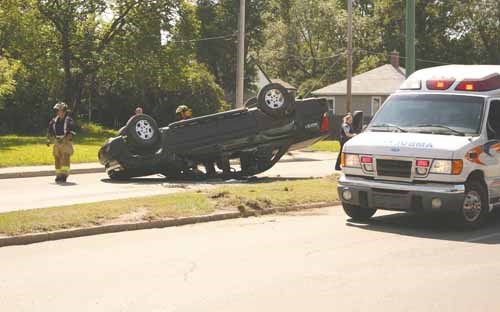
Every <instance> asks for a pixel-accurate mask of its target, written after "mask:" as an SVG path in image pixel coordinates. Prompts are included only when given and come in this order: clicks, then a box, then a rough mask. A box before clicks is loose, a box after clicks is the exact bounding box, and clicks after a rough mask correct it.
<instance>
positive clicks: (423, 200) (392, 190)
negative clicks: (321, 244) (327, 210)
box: [337, 175, 465, 212]
mask: <svg viewBox="0 0 500 312" xmlns="http://www.w3.org/2000/svg"><path fill="white" fill-rule="evenodd" d="M337 189H338V194H339V198H340V199H341V201H342V203H343V204H349V205H355V206H360V207H362V208H371V209H383V210H394V211H411V212H426V211H436V212H437V211H441V212H445V211H450V212H451V211H458V210H459V209H460V207H461V206H462V203H463V200H464V197H465V185H463V184H445V183H426V184H412V183H404V182H392V181H376V180H368V179H364V178H361V177H346V176H345V175H342V177H341V178H340V180H339V183H338V187H337Z"/></svg>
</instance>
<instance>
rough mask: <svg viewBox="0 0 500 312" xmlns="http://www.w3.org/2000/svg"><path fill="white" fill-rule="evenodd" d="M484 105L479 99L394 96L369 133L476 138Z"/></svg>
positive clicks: (409, 95)
mask: <svg viewBox="0 0 500 312" xmlns="http://www.w3.org/2000/svg"><path fill="white" fill-rule="evenodd" d="M484 103H485V100H484V98H482V97H478V96H462V95H444V94H439V95H438V94H397V95H394V96H392V97H391V98H390V99H389V100H388V101H387V102H386V103H384V105H382V107H381V108H380V111H379V112H378V113H377V114H376V116H375V117H374V119H373V120H372V122H371V123H370V126H369V128H368V130H370V131H399V132H421V133H435V134H449V135H478V134H479V133H480V129H481V120H482V116H483V107H484Z"/></svg>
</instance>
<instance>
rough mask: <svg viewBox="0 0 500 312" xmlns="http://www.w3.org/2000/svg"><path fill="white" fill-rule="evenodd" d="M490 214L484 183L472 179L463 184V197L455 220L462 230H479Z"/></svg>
mask: <svg viewBox="0 0 500 312" xmlns="http://www.w3.org/2000/svg"><path fill="white" fill-rule="evenodd" d="M489 214H490V207H489V204H488V193H487V191H486V186H485V185H484V183H482V182H481V181H479V180H478V179H472V180H470V181H468V182H467V183H466V184H465V197H464V200H463V202H462V206H461V207H460V209H459V211H458V213H456V218H457V220H458V224H459V226H460V227H461V228H462V229H465V230H474V229H478V228H480V227H481V226H482V225H484V223H485V222H486V220H487V219H488V217H489Z"/></svg>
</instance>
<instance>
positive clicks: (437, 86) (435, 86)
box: [427, 79, 455, 90]
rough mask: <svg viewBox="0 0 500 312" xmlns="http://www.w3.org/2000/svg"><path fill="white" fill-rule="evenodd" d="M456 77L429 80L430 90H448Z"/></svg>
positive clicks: (428, 87) (428, 86)
mask: <svg viewBox="0 0 500 312" xmlns="http://www.w3.org/2000/svg"><path fill="white" fill-rule="evenodd" d="M454 82H455V79H441V80H427V89H428V90H448V89H449V88H450V87H451V85H452V84H453V83H454Z"/></svg>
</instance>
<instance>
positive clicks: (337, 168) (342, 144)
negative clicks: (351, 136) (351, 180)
mask: <svg viewBox="0 0 500 312" xmlns="http://www.w3.org/2000/svg"><path fill="white" fill-rule="evenodd" d="M345 142H347V140H340V150H339V155H338V156H337V162H336V163H335V170H338V171H340V170H342V168H341V167H340V160H341V158H342V157H341V155H342V150H343V149H344V144H345Z"/></svg>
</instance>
